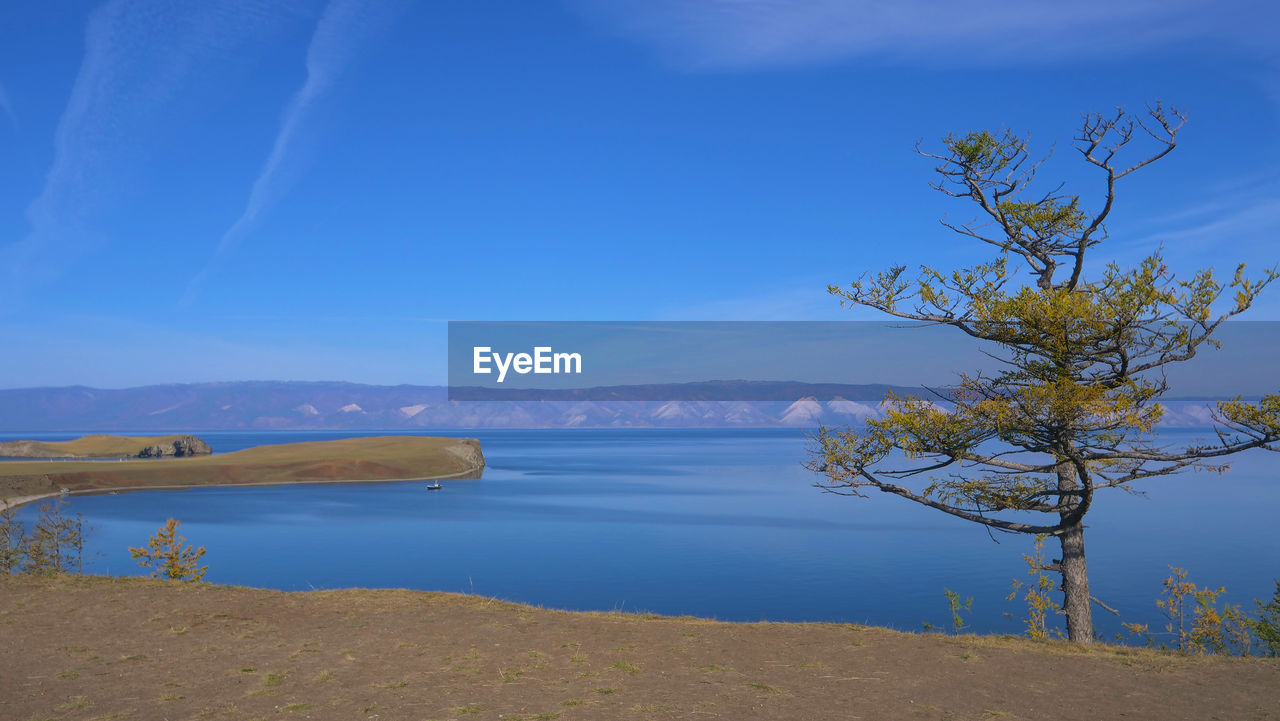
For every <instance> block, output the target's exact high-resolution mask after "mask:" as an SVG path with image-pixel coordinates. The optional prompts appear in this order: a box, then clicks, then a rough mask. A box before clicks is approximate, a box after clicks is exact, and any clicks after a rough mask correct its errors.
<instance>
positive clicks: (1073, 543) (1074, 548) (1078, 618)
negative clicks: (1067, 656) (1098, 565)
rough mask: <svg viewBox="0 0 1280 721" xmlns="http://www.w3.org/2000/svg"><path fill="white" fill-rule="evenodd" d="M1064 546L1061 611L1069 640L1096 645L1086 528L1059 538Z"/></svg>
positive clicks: (1073, 528) (1082, 526)
mask: <svg viewBox="0 0 1280 721" xmlns="http://www.w3.org/2000/svg"><path fill="white" fill-rule="evenodd" d="M1058 540H1059V541H1060V542H1061V543H1062V562H1061V567H1062V596H1063V598H1062V610H1063V611H1065V612H1066V614H1067V638H1068V639H1070V640H1071V641H1073V642H1075V643H1093V608H1092V606H1090V598H1091V597H1090V595H1089V571H1088V569H1087V568H1086V567H1085V562H1084V525H1083V524H1079V523H1077V524H1076V525H1074V526H1072V527H1070V528H1068V529H1067V530H1066V531H1064V532H1063V533H1062V535H1060V536H1058Z"/></svg>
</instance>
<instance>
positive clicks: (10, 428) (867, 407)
mask: <svg viewBox="0 0 1280 721" xmlns="http://www.w3.org/2000/svg"><path fill="white" fill-rule="evenodd" d="M734 383H738V382H735V381H715V382H712V383H708V384H706V385H707V386H708V388H707V389H705V390H707V393H702V391H703V390H704V389H701V388H697V387H689V386H697V385H699V384H688V385H686V386H684V387H682V388H681V389H680V391H681V393H680V394H679V395H678V396H673V393H672V387H670V386H652V387H645V386H629V387H627V388H626V391H625V394H624V395H621V396H618V397H625V398H628V399H629V400H511V401H450V400H449V394H448V389H447V388H446V387H444V386H412V385H397V386H379V385H363V384H358V383H341V382H287V381H241V382H226V383H194V384H175V385H155V386H143V387H139V388H125V389H98V388H87V387H84V386H69V387H60V388H22V389H12V390H0V432H11V433H22V432H37V431H46V432H47V431H167V432H174V431H191V430H306V429H350V430H396V429H416V428H421V429H431V428H648V427H666V428H727V427H742V428H770V427H815V426H818V425H821V424H826V425H847V424H850V423H857V422H860V421H862V420H864V419H866V418H868V417H874V416H878V415H879V414H880V412H881V411H880V402H881V400H882V399H883V398H884V397H885V395H886V393H888V392H890V391H893V392H895V393H897V394H899V395H903V394H909V393H916V394H921V393H923V394H928V393H929V392H928V391H924V390H923V389H919V388H914V389H913V388H898V387H891V386H887V385H876V384H870V385H838V384H821V385H811V384H804V383H792V382H776V383H773V382H770V383H763V384H762V383H761V382H758V381H753V382H749V383H750V385H751V387H750V389H745V390H743V394H742V395H741V397H752V398H776V399H777V400H764V401H759V400H755V401H743V400H699V399H698V398H700V397H721V398H723V397H726V395H725V394H726V393H727V392H728V391H726V387H727V386H732V385H733V384H734ZM741 383H744V384H746V383H748V382H741ZM730 390H732V389H730ZM594 391H595V392H593V393H591V394H590V395H589V397H591V398H597V399H598V398H609V397H611V395H610V392H609V391H608V389H594ZM943 394H944V395H945V391H943ZM614 395H617V394H614ZM672 397H682V398H689V399H690V400H670V398H672ZM730 397H731V396H730ZM926 397H930V396H926ZM1205 403H1206V402H1205V401H1174V402H1171V403H1167V404H1166V407H1167V409H1168V410H1167V413H1166V418H1165V421H1164V423H1163V424H1162V425H1165V426H1175V427H1176V426H1204V425H1206V424H1207V422H1208V420H1209V412H1208V409H1207V408H1206V407H1205Z"/></svg>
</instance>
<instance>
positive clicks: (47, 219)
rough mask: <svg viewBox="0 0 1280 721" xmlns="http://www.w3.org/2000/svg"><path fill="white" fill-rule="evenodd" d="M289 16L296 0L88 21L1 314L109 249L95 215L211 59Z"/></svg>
mask: <svg viewBox="0 0 1280 721" xmlns="http://www.w3.org/2000/svg"><path fill="white" fill-rule="evenodd" d="M290 16H296V12H295V11H294V10H293V9H292V7H291V4H290V3H286V2H272V0H231V1H224V2H208V3H197V4H175V3H169V2H164V1H163V0H113V1H112V2H108V3H106V4H105V5H103V6H101V7H99V8H98V9H97V10H95V11H94V12H93V13H92V14H91V15H90V16H89V19H88V24H87V27H86V29H85V41H84V58H83V60H82V61H81V64H80V69H79V71H78V72H77V74H76V78H75V82H74V83H73V84H72V89H71V95H70V97H69V99H68V101H67V106H66V109H65V110H64V111H63V114H62V117H61V118H60V119H59V121H58V126H57V129H56V131H55V132H54V140H53V162H52V164H51V165H50V167H49V170H48V172H47V174H46V175H45V182H44V187H43V189H42V191H41V192H40V194H39V195H38V196H37V197H36V198H35V199H34V200H33V201H32V202H31V204H30V206H29V207H28V209H27V220H28V224H29V226H30V231H29V233H28V234H27V235H26V237H24V238H23V239H22V240H19V241H17V242H14V243H11V244H9V245H7V246H5V247H3V248H0V313H2V312H4V311H6V310H8V309H11V308H12V307H13V305H14V304H15V303H16V302H17V301H18V300H19V299H20V298H22V297H23V296H24V295H25V293H26V292H27V291H28V290H29V289H30V288H32V287H35V286H38V285H40V284H42V283H44V282H47V281H48V280H50V279H52V278H54V277H57V276H58V275H60V274H61V273H62V272H63V271H64V270H65V269H66V267H67V266H68V265H69V264H71V263H72V262H74V260H75V259H76V258H77V257H78V256H80V255H82V254H83V253H84V252H85V251H86V250H87V249H89V248H91V247H93V246H94V245H96V244H97V243H100V242H102V240H103V236H102V234H101V232H100V231H99V230H98V229H96V228H95V227H94V223H93V219H94V217H95V214H96V213H97V212H98V211H100V210H102V209H103V208H106V207H109V206H110V204H111V200H112V197H113V196H112V193H113V190H114V189H116V188H119V187H121V186H124V185H127V181H128V177H129V173H130V172H131V170H132V164H134V163H136V155H137V150H138V149H139V148H142V147H145V146H146V145H147V143H148V141H149V139H150V138H151V137H152V134H153V131H154V129H155V128H156V127H158V126H159V125H161V124H162V116H163V111H164V109H165V108H166V106H167V105H168V104H170V103H171V101H172V100H173V99H174V98H175V97H176V96H178V95H179V94H181V93H182V92H183V91H184V89H185V87H186V85H187V83H186V81H187V80H188V78H189V77H190V75H191V73H192V72H193V70H194V69H197V68H200V69H207V68H208V67H210V66H214V67H216V66H217V65H218V63H217V62H211V61H217V60H219V59H222V58H225V57H227V55H228V54H229V53H233V52H236V50H237V49H238V48H239V46H240V45H241V44H243V43H246V42H251V41H252V40H253V39H255V38H258V37H262V36H263V35H265V34H266V33H267V32H269V31H270V30H271V29H272V28H273V27H275V26H276V25H277V24H278V22H279V21H280V20H282V19H284V18H287V17H290Z"/></svg>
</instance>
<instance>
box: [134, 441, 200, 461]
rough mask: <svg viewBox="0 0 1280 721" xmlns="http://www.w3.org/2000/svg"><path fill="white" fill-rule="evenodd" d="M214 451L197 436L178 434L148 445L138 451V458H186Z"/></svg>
mask: <svg viewBox="0 0 1280 721" xmlns="http://www.w3.org/2000/svg"><path fill="white" fill-rule="evenodd" d="M210 453H213V449H212V448H210V447H209V444H208V443H205V442H204V441H202V440H200V439H199V438H196V437H195V436H178V437H176V438H174V439H173V440H171V441H166V442H165V443H157V444H155V445H150V446H147V447H146V448H143V449H142V450H141V451H139V452H138V458H166V457H173V458H184V457H186V456H207V455H209V454H210Z"/></svg>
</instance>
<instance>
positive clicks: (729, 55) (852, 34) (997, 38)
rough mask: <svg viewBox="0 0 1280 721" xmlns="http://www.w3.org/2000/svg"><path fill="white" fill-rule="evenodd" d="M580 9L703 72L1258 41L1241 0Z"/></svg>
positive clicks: (760, 2)
mask: <svg viewBox="0 0 1280 721" xmlns="http://www.w3.org/2000/svg"><path fill="white" fill-rule="evenodd" d="M571 2H573V4H574V5H576V6H578V7H580V8H582V9H583V10H584V11H585V12H586V13H587V14H588V15H589V16H591V17H594V18H597V19H599V20H601V21H602V22H604V23H606V24H609V25H612V26H614V27H616V28H618V29H620V30H622V31H623V32H625V33H628V34H632V35H635V36H638V37H640V38H641V39H643V40H645V41H647V42H649V43H651V44H653V45H655V46H656V47H657V49H658V50H659V52H660V53H661V54H662V55H663V56H664V57H666V58H667V59H669V60H670V61H672V62H674V63H676V64H678V65H682V66H688V67H694V68H703V69H721V68H741V67H754V66H769V65H787V64H799V63H809V62H819V61H824V60H831V59H836V58H843V57H854V56H865V55H878V56H888V57H894V58H910V59H927V60H928V61H930V62H945V63H947V64H948V65H972V64H974V63H989V62H996V61H1001V60H1008V59H1022V60H1026V59H1049V58H1055V57H1078V56H1083V55H1088V56H1090V57H1096V56H1099V55H1107V54H1115V53H1124V52H1130V51H1133V50H1138V49H1143V48H1145V47H1148V46H1150V45H1152V44H1156V43H1163V42H1169V41H1174V40H1183V39H1189V38H1195V37H1206V36H1212V35H1225V36H1228V37H1230V38H1231V39H1232V41H1233V42H1235V43H1237V44H1239V43H1245V44H1250V45H1254V46H1256V47H1258V48H1265V47H1267V46H1268V45H1269V44H1270V41H1269V40H1267V35H1269V34H1270V31H1269V30H1267V29H1266V28H1267V27H1269V26H1270V25H1273V23H1271V24H1268V23H1266V22H1261V23H1260V22H1258V18H1257V16H1258V15H1259V14H1263V15H1268V14H1269V15H1271V16H1273V18H1274V16H1275V15H1276V12H1275V10H1273V9H1269V8H1268V7H1267V5H1268V3H1262V2H1251V1H1250V0H1225V1H1223V2H1211V1H1210V0H1127V1H1126V2H1116V1H1115V0H1079V1H1078V2H1073V3H1070V4H1061V3H1049V2H1027V1H1026V0H951V1H949V2H938V0H898V1H897V2H885V1H884V0H571Z"/></svg>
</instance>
